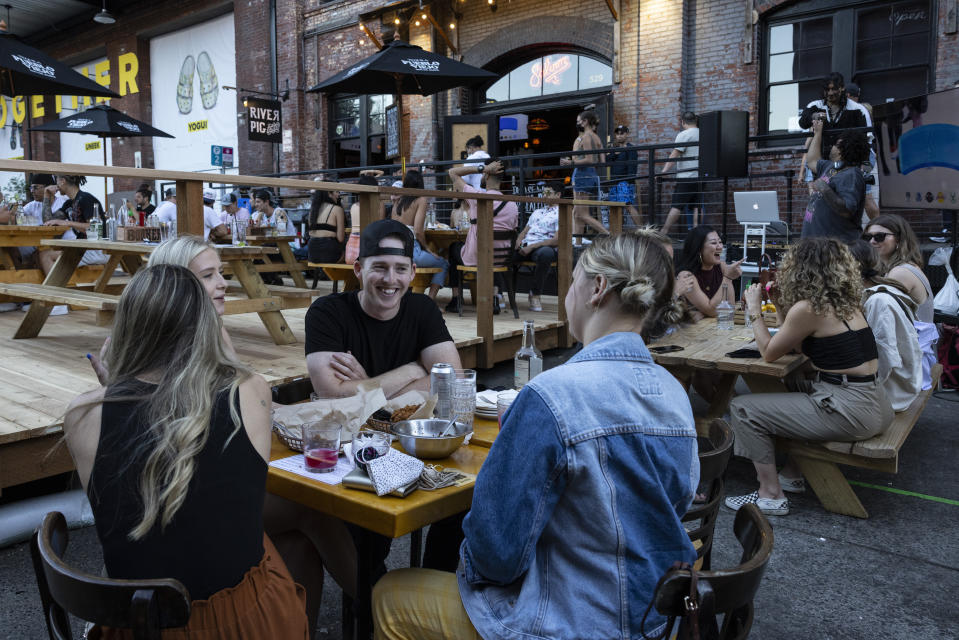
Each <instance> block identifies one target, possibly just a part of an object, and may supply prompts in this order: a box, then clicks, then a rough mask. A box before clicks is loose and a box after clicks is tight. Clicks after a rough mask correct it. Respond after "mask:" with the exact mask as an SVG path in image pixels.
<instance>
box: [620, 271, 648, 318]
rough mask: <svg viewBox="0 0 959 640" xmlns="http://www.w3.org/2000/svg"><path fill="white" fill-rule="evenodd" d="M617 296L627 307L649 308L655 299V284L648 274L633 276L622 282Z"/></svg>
mask: <svg viewBox="0 0 959 640" xmlns="http://www.w3.org/2000/svg"><path fill="white" fill-rule="evenodd" d="M619 298H620V300H622V301H623V304H625V305H626V306H628V307H632V308H634V309H641V310H646V309H649V308H650V307H651V306H652V305H653V302H654V301H655V300H656V284H655V283H654V282H653V281H652V279H651V278H649V277H648V276H640V277H638V278H633V279H632V280H628V281H627V282H625V283H624V284H623V288H622V289H620V292H619Z"/></svg>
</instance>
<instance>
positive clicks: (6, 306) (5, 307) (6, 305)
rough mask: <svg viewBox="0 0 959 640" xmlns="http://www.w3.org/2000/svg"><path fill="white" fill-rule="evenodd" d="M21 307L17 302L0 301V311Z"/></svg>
mask: <svg viewBox="0 0 959 640" xmlns="http://www.w3.org/2000/svg"><path fill="white" fill-rule="evenodd" d="M19 308H20V305H18V304H17V303H16V302H0V313H3V312H5V311H16V310H17V309H19Z"/></svg>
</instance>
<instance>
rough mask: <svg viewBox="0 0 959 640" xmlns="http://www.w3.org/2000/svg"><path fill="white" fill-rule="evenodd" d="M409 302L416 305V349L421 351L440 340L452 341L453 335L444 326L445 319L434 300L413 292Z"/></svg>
mask: <svg viewBox="0 0 959 640" xmlns="http://www.w3.org/2000/svg"><path fill="white" fill-rule="evenodd" d="M410 303H411V304H414V305H416V314H415V317H416V318H417V320H418V322H417V333H418V336H417V338H418V339H417V342H418V344H417V349H418V350H420V351H422V350H423V349H425V348H427V347H432V346H433V345H434V344H439V343H441V342H452V341H453V337H452V336H451V335H450V331H449V329H447V327H446V321H445V320H443V314H442V312H440V309H439V307H437V306H436V303H435V302H433V301H432V300H430V299H429V297H428V296H425V295H422V294H414V295H413V296H412V297H411V300H410Z"/></svg>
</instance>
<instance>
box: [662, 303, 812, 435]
mask: <svg viewBox="0 0 959 640" xmlns="http://www.w3.org/2000/svg"><path fill="white" fill-rule="evenodd" d="M752 339H753V330H752V328H751V327H746V326H744V325H734V326H733V329H732V330H729V331H720V330H719V328H718V326H717V322H716V319H715V318H704V319H703V320H700V321H699V322H695V323H692V324H689V325H685V326H682V327H679V328H678V329H677V330H676V331H674V332H673V333H671V334H669V335H666V336H663V337H662V338H659V339H657V340H654V341H652V342H651V343H650V345H649V346H650V348H651V350H652V349H654V348H655V347H666V346H672V345H675V346H679V347H682V350H679V351H672V352H667V353H656V352H655V351H652V356H653V360H655V361H656V363H657V364H659V365H661V366H663V367H665V368H666V369H667V370H668V371H669V372H670V373H672V374H673V375H674V376H676V378H678V379H679V380H680V382H682V383H683V385H684V386H686V388H687V389H688V388H689V384H690V381H691V379H692V376H693V374H694V373H695V372H697V371H714V372H717V373H718V374H719V375H720V379H719V382H718V384H717V385H716V391H717V392H716V395H715V397H714V398H713V399H712V401H711V402H710V404H709V409H708V410H707V413H706V416H705V417H704V418H700V419H698V420H697V421H696V424H697V427H700V428H701V427H703V426H705V425H708V424H709V423H710V422H711V421H712V420H713V419H715V418H722V417H723V415H724V414H725V413H726V412H727V411H728V410H729V401H730V400H731V399H732V396H733V392H734V390H735V388H736V379H737V378H739V377H740V376H741V377H742V378H743V381H744V382H745V383H746V384H747V385H748V386H749V388H750V390H751V391H752V392H753V393H769V392H776V391H785V390H786V386H785V382H784V381H785V380H786V379H787V378H789V377H791V376H793V375H799V374H800V372H801V370H802V367H803V365H804V364H805V363H806V361H807V358H806V356H804V355H802V354H800V353H795V354H787V355H785V356H783V357H781V358H779V359H778V360H776V361H775V362H766V361H765V360H763V359H762V358H761V357H758V358H731V357H729V356H727V355H726V354H727V353H730V352H732V351H737V350H739V349H742V348H744V347H745V346H746V345H747V344H748V343H749V342H750V341H751V340H752Z"/></svg>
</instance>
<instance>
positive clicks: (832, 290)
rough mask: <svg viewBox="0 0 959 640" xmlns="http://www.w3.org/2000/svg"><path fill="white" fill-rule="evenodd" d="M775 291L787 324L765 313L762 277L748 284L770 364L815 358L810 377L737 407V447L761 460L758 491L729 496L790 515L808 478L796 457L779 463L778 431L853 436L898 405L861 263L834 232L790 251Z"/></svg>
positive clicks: (731, 503) (866, 432)
mask: <svg viewBox="0 0 959 640" xmlns="http://www.w3.org/2000/svg"><path fill="white" fill-rule="evenodd" d="M777 283H778V291H777V288H773V289H771V293H772V298H773V302H774V303H775V304H776V309H777V314H778V316H779V321H780V322H779V325H780V326H779V330H778V331H777V332H776V334H775V335H771V334H770V332H769V328H768V327H767V326H766V323H765V322H762V321H761V318H760V314H759V309H760V307H761V291H760V287H761V285H759V284H753V285H752V286H750V287H749V289H747V290H746V295H745V298H746V304H747V313H749V314H750V317H751V320H752V321H753V322H752V330H753V335H754V336H755V339H756V345H757V347H758V348H759V351H760V353H761V354H762V357H763V359H764V360H765V361H766V362H774V361H775V360H778V359H779V358H781V357H782V356H784V355H786V354H787V353H790V352H791V351H793V350H799V351H801V352H802V353H803V354H805V355H806V356H807V357H808V358H809V360H810V361H811V363H812V367H813V371H814V373H813V376H812V377H811V378H810V379H804V380H798V381H793V382H792V383H791V388H790V392H788V393H752V394H749V395H744V396H738V397H736V398H734V399H733V400H732V402H731V403H730V405H729V411H730V414H731V418H732V428H733V431H734V432H735V434H736V444H735V449H734V452H735V453H736V454H737V455H740V456H744V457H746V458H749V459H750V460H751V461H752V463H753V465H754V466H755V467H756V475H757V477H758V479H759V489H758V490H756V491H754V492H752V493H750V494H747V495H743V496H735V497H728V498H726V501H725V504H726V506H727V507H729V508H730V509H733V510H738V509H739V508H740V507H742V506H743V505H745V504H749V503H756V505H757V506H758V507H759V509H760V510H761V511H762V512H763V513H765V514H766V515H774V516H784V515H787V514H788V513H789V500H788V499H787V498H786V496H785V494H784V493H783V492H784V491H787V492H795V493H802V492H803V491H804V490H805V481H804V480H803V478H802V475H801V473H800V471H799V468H798V466H797V465H796V464H795V462H794V461H793V460H789V461H788V462H787V463H786V466H784V467H783V468H782V470H781V471H780V472H778V473H777V471H776V458H775V454H776V451H775V438H776V437H777V436H778V437H785V438H792V439H796V440H808V441H814V442H815V441H824V440H837V441H843V442H852V441H856V440H865V439H867V438H871V437H873V436H875V435H876V434H878V433H881V432H882V431H883V430H884V429H886V427H888V426H889V423H890V422H892V418H893V410H892V407H891V406H890V404H889V399H888V398H887V397H886V394H885V393H884V391H883V389H882V386H881V385H880V384H879V382H878V381H877V380H876V372H877V370H878V366H879V365H878V350H877V347H876V339H875V336H874V335H873V332H872V329H871V328H870V327H869V323H867V322H866V318H865V317H864V316H863V313H862V309H861V300H862V277H861V275H860V272H859V264H858V263H857V262H856V259H855V258H854V257H853V256H852V253H850V251H849V249H848V248H846V245H844V244H842V243H841V242H840V241H839V240H837V239H835V238H827V237H822V236H816V237H810V238H803V239H802V240H801V241H800V242H799V243H798V244H795V245H793V246H792V248H791V249H790V250H789V251H788V252H787V253H786V255H785V257H784V258H783V260H782V262H780V266H779V271H778V273H777Z"/></svg>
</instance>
